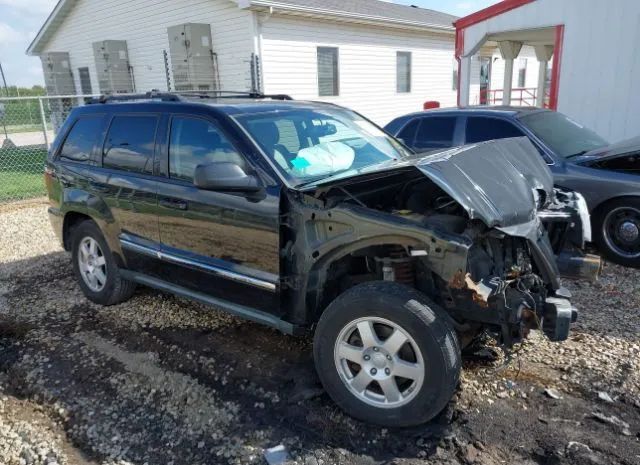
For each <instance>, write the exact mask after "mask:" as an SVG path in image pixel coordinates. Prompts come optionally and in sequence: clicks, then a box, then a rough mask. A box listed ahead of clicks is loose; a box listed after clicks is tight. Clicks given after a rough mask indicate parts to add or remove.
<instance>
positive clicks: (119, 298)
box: [71, 221, 136, 305]
mask: <svg viewBox="0 0 640 465" xmlns="http://www.w3.org/2000/svg"><path fill="white" fill-rule="evenodd" d="M71 240H72V260H73V271H74V273H75V275H76V279H77V280H78V283H79V284H80V288H81V289H82V292H83V293H84V295H85V296H86V297H87V298H88V299H89V300H91V301H92V302H95V303H97V304H101V305H114V304H117V303H120V302H124V301H125V300H127V299H129V298H130V297H131V295H132V294H133V292H134V291H135V287H136V286H135V283H133V282H131V281H127V280H124V279H122V277H121V276H120V271H119V269H118V265H117V264H116V262H115V260H114V258H113V255H112V254H111V250H110V249H109V246H108V245H107V242H106V241H105V240H104V237H103V235H102V233H101V232H100V229H99V228H98V225H96V223H94V222H93V221H83V222H82V223H80V224H79V225H78V226H77V227H75V228H74V230H73V232H72V238H71Z"/></svg>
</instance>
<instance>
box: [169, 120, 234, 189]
mask: <svg viewBox="0 0 640 465" xmlns="http://www.w3.org/2000/svg"><path fill="white" fill-rule="evenodd" d="M225 161H226V162H232V163H236V164H238V165H240V166H244V158H242V156H241V155H240V154H239V153H238V152H237V151H236V150H235V149H234V148H233V146H232V145H231V143H229V141H228V139H227V138H226V137H225V136H224V134H222V132H221V131H220V130H219V129H218V128H217V127H216V126H215V125H214V124H213V123H211V122H209V121H206V120H203V119H198V118H185V117H174V118H173V120H172V123H171V137H170V141H169V176H170V177H171V178H174V179H181V180H183V181H189V182H193V178H194V173H195V170H196V167H197V166H199V165H206V164H208V163H213V162H225Z"/></svg>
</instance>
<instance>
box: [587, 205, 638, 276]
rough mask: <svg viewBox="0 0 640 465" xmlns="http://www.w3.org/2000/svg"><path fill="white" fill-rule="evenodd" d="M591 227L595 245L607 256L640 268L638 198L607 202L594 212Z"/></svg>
mask: <svg viewBox="0 0 640 465" xmlns="http://www.w3.org/2000/svg"><path fill="white" fill-rule="evenodd" d="M594 230H595V233H596V242H597V244H598V247H599V248H600V251H601V252H602V253H603V254H604V255H605V256H606V257H607V258H608V259H609V260H611V261H612V262H614V263H617V264H619V265H623V266H632V267H636V268H640V199H636V198H628V199H619V200H614V201H613V202H609V203H607V204H606V205H605V206H604V207H602V208H600V209H599V212H598V214H597V215H596V224H595V227H594Z"/></svg>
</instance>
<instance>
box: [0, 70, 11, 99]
mask: <svg viewBox="0 0 640 465" xmlns="http://www.w3.org/2000/svg"><path fill="white" fill-rule="evenodd" d="M0 75H2V82H3V83H4V91H5V93H6V94H7V97H9V88H8V87H7V80H6V79H5V77H4V71H3V70H2V62H1V61H0Z"/></svg>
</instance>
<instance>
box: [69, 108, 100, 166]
mask: <svg viewBox="0 0 640 465" xmlns="http://www.w3.org/2000/svg"><path fill="white" fill-rule="evenodd" d="M101 123H102V117H100V116H87V117H83V118H80V119H79V120H78V121H76V123H75V124H74V125H73V127H72V128H71V131H69V135H68V136H67V139H66V140H65V141H64V144H63V145H62V149H61V150H60V159H61V160H68V161H75V162H79V163H85V162H87V161H89V160H90V159H91V151H92V150H93V146H94V144H95V142H96V137H97V135H98V134H99V133H100V129H101V126H102V124H101Z"/></svg>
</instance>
